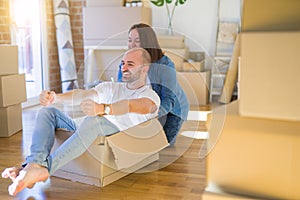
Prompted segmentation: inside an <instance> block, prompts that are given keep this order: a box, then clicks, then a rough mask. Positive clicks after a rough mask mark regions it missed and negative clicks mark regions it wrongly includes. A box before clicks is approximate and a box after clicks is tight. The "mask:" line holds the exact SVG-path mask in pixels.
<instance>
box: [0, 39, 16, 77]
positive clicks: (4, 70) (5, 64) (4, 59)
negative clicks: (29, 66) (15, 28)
mask: <svg viewBox="0 0 300 200" xmlns="http://www.w3.org/2000/svg"><path fill="white" fill-rule="evenodd" d="M0 60H1V62H0V76H1V75H9V74H17V73H18V70H19V66H18V65H19V63H18V46H16V45H0Z"/></svg>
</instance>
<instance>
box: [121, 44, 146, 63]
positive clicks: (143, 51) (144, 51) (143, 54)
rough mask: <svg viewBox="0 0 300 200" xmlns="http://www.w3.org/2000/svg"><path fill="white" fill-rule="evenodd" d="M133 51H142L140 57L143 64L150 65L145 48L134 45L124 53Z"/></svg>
mask: <svg viewBox="0 0 300 200" xmlns="http://www.w3.org/2000/svg"><path fill="white" fill-rule="evenodd" d="M134 51H141V52H142V57H143V64H145V65H150V63H151V57H150V54H149V53H148V51H147V50H146V49H144V48H141V47H134V48H132V49H129V50H128V51H127V52H126V53H129V52H134Z"/></svg>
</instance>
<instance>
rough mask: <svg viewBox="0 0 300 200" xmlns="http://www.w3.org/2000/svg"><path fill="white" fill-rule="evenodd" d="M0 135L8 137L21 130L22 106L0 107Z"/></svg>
mask: <svg viewBox="0 0 300 200" xmlns="http://www.w3.org/2000/svg"><path fill="white" fill-rule="evenodd" d="M0 121H1V123H0V137H9V136H11V135H13V134H15V133H17V132H18V131H20V130H22V106H21V104H16V105H13V106H9V107H5V108H1V107H0Z"/></svg>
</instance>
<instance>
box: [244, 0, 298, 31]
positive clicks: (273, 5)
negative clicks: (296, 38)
mask: <svg viewBox="0 0 300 200" xmlns="http://www.w3.org/2000/svg"><path fill="white" fill-rule="evenodd" d="M242 5H243V10H242V11H241V12H242V22H241V25H242V27H241V28H242V32H248V31H249V32H250V31H287V30H297V31H298V30H300V21H299V19H300V12H299V8H300V1H296V0H285V1H274V0H263V1H261V0H244V1H243V4H242ZM258 8H259V9H258Z"/></svg>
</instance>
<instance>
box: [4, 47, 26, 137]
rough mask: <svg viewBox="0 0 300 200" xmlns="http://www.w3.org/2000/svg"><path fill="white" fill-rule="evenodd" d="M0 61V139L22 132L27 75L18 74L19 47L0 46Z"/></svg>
mask: <svg viewBox="0 0 300 200" xmlns="http://www.w3.org/2000/svg"><path fill="white" fill-rule="evenodd" d="M0 60H1V62H0V120H1V123H0V137H9V136H11V135H13V134H15V133H17V132H18V131H20V130H22V106H21V103H22V102H25V101H26V84H25V75H24V74H19V73H18V47H17V46H12V45H0Z"/></svg>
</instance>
